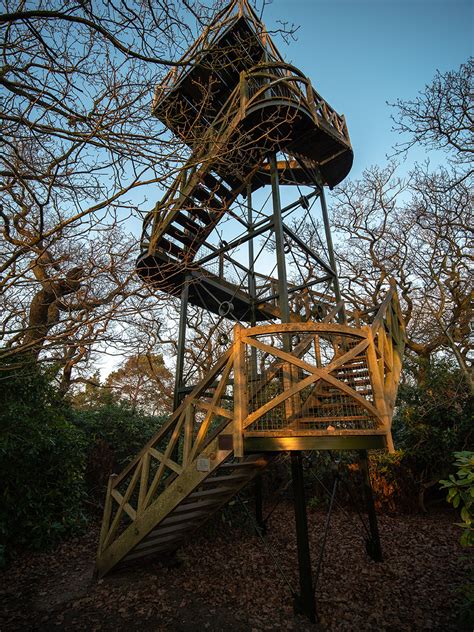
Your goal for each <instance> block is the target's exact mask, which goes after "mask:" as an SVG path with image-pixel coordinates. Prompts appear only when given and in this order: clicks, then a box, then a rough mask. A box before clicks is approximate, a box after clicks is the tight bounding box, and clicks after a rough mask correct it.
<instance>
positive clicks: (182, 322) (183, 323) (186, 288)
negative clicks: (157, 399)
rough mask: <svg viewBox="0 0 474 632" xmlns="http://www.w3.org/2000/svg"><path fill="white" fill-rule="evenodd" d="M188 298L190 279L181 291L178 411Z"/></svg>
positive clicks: (177, 385) (174, 408)
mask: <svg viewBox="0 0 474 632" xmlns="http://www.w3.org/2000/svg"><path fill="white" fill-rule="evenodd" d="M188 296H189V277H187V276H186V277H185V278H184V284H183V287H182V289H181V309H180V313H179V328H178V352H177V356H176V375H175V380H174V399H173V410H176V409H177V408H178V406H179V405H180V403H181V400H182V399H183V396H182V393H181V389H182V387H183V386H184V384H183V371H184V351H185V344H186V317H187V311H188Z"/></svg>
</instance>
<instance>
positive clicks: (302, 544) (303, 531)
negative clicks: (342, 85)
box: [270, 154, 316, 622]
mask: <svg viewBox="0 0 474 632" xmlns="http://www.w3.org/2000/svg"><path fill="white" fill-rule="evenodd" d="M270 169H271V184H272V200H273V222H274V225H273V229H274V234H275V250H276V256H277V268H278V303H279V307H280V313H281V322H282V323H289V322H290V306H289V300H288V283H287V277H286V261H285V252H284V246H285V242H284V236H283V223H282V219H281V202H280V188H279V181H278V169H277V162H276V156H275V154H272V155H271V156H270ZM283 348H284V350H285V351H288V352H289V351H291V341H290V336H284V338H283ZM291 475H292V479H293V495H294V501H293V502H294V507H295V523H296V542H297V546H298V566H299V575H300V594H299V595H297V596H295V604H294V607H295V611H296V612H298V613H300V614H304V615H306V616H307V617H308V618H309V620H310V621H313V622H314V621H316V604H315V598H314V590H313V578H312V573H311V554H310V550H309V538H308V517H307V513H306V498H305V491H304V477H303V460H302V454H301V452H300V451H299V450H298V451H292V452H291Z"/></svg>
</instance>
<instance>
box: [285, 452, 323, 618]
mask: <svg viewBox="0 0 474 632" xmlns="http://www.w3.org/2000/svg"><path fill="white" fill-rule="evenodd" d="M291 476H292V479H293V495H294V505H295V520H296V541H297V544H298V565H299V572H300V594H299V595H296V596H295V602H294V609H295V612H296V613H297V614H304V615H305V616H307V617H308V619H309V620H310V621H312V622H313V623H314V622H316V620H317V614H316V599H315V596H314V587H313V576H312V571H311V555H310V550H309V538H308V517H307V515H306V498H305V492H304V477H303V459H302V453H301V452H299V451H298V452H292V453H291Z"/></svg>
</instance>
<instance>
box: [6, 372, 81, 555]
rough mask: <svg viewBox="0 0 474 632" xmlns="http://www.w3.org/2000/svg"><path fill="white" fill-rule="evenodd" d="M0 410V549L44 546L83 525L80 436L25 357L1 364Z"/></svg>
mask: <svg viewBox="0 0 474 632" xmlns="http://www.w3.org/2000/svg"><path fill="white" fill-rule="evenodd" d="M0 410H1V417H0V419H1V433H0V480H1V481H2V485H1V496H0V537H1V545H2V546H3V550H4V551H6V552H7V553H8V551H9V549H10V548H11V547H12V546H18V545H21V546H27V547H28V548H33V549H39V548H43V547H45V546H47V545H50V544H52V543H54V542H56V541H57V540H58V539H59V538H61V537H64V536H65V535H66V534H69V533H74V532H77V531H78V530H79V529H80V528H81V527H82V526H83V525H84V523H85V515H84V512H83V500H84V497H85V486H84V480H83V474H84V463H85V442H84V440H83V435H82V433H81V432H79V431H78V430H77V428H76V427H75V426H74V425H73V424H71V423H70V422H69V421H68V420H67V419H66V416H65V414H64V409H63V406H62V404H61V402H60V400H58V399H57V397H56V393H55V391H54V389H53V388H52V387H51V385H50V383H49V380H48V376H47V375H45V374H44V373H42V372H41V371H39V370H38V368H37V367H36V364H35V363H34V362H33V361H30V360H29V359H24V360H23V361H22V362H21V363H18V364H16V365H15V366H12V365H10V366H9V365H6V364H2V365H1V366H0Z"/></svg>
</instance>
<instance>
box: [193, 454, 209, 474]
mask: <svg viewBox="0 0 474 632" xmlns="http://www.w3.org/2000/svg"><path fill="white" fill-rule="evenodd" d="M196 469H197V471H198V472H210V471H211V460H210V459H207V458H206V457H199V459H198V460H197V461H196Z"/></svg>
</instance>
